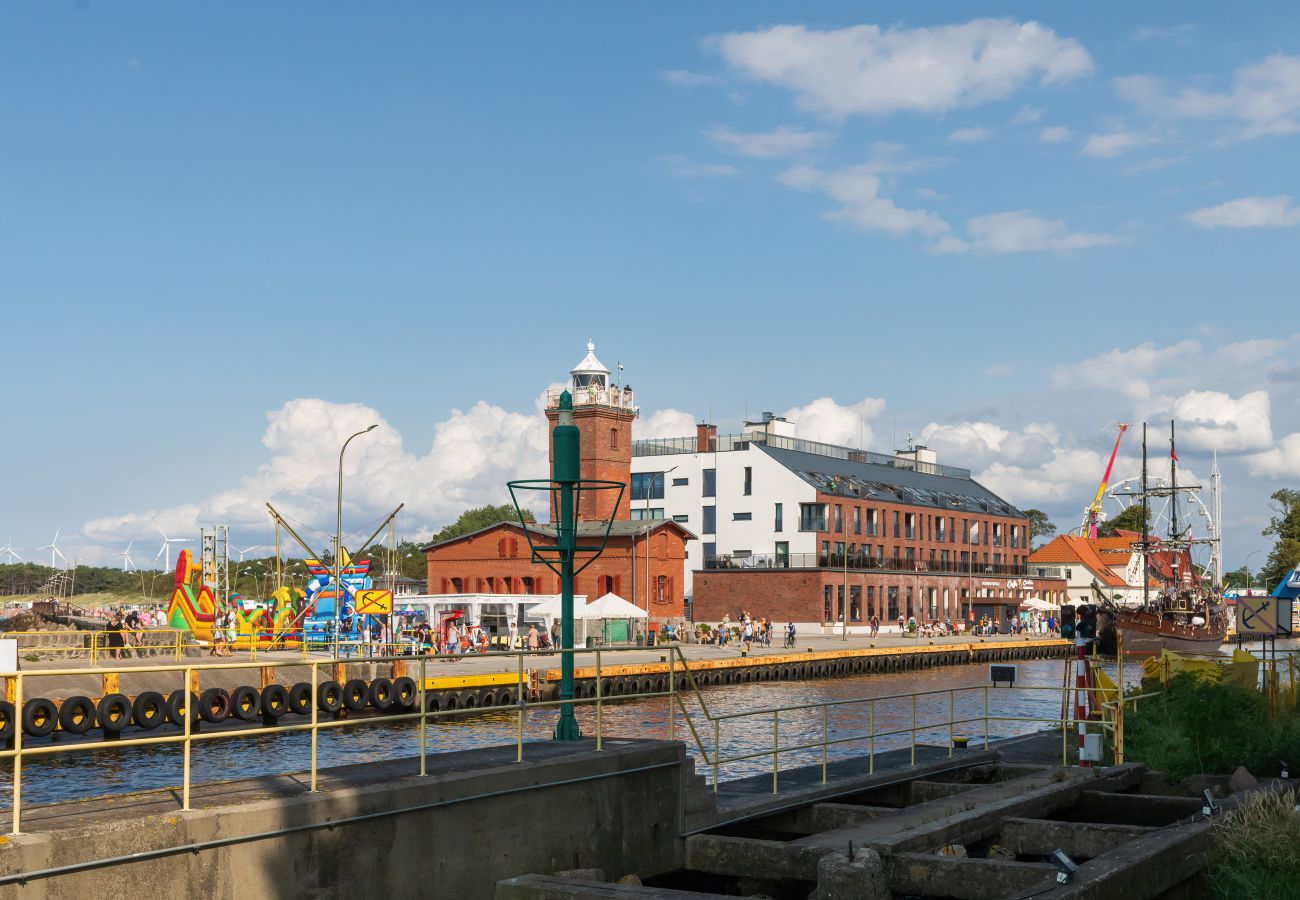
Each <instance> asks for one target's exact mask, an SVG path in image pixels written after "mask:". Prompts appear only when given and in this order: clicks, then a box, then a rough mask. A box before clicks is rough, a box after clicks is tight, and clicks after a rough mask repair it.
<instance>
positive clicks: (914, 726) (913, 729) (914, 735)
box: [912, 694, 916, 765]
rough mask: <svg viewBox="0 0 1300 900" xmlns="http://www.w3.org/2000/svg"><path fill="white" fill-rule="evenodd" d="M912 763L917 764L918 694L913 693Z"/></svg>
mask: <svg viewBox="0 0 1300 900" xmlns="http://www.w3.org/2000/svg"><path fill="white" fill-rule="evenodd" d="M912 765H916V694H913V695H912Z"/></svg>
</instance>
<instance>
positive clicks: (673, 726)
mask: <svg viewBox="0 0 1300 900" xmlns="http://www.w3.org/2000/svg"><path fill="white" fill-rule="evenodd" d="M676 665H677V657H676V655H675V654H674V653H673V652H672V651H671V650H669V652H668V740H670V741H675V740H677V710H676V709H674V708H673V703H674V702H676V700H677V674H676V672H675V667H676ZM1293 692H1294V685H1293ZM1293 705H1294V704H1293Z"/></svg>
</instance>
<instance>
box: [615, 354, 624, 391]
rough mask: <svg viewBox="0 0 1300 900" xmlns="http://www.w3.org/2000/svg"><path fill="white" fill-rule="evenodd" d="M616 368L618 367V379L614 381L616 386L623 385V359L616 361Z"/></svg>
mask: <svg viewBox="0 0 1300 900" xmlns="http://www.w3.org/2000/svg"><path fill="white" fill-rule="evenodd" d="M614 368H616V369H618V375H617V376H616V377H617V380H616V381H615V382H614V387H621V386H622V384H623V361H622V360H619V361H618V362H616V363H615V364H614Z"/></svg>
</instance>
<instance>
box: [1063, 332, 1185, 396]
mask: <svg viewBox="0 0 1300 900" xmlns="http://www.w3.org/2000/svg"><path fill="white" fill-rule="evenodd" d="M1200 349H1201V348H1200V344H1198V343H1197V342H1196V341H1191V340H1187V341H1180V342H1179V343H1177V344H1172V345H1170V346H1168V347H1157V346H1156V344H1155V342H1154V341H1145V342H1144V343H1141V344H1139V345H1138V346H1136V347H1132V348H1130V349H1127V350H1120V349H1115V350H1108V351H1106V352H1105V353H1100V354H1098V355H1096V356H1093V357H1090V358H1088V359H1085V360H1083V361H1081V362H1079V363H1075V364H1074V365H1071V366H1061V367H1058V368H1056V369H1054V370H1053V371H1052V378H1051V385H1052V388H1053V389H1054V390H1058V391H1064V390H1079V389H1081V388H1094V389H1099V390H1105V391H1114V392H1115V393H1118V394H1124V395H1126V396H1129V397H1133V398H1135V399H1144V398H1147V397H1150V396H1151V385H1150V379H1151V378H1152V377H1153V376H1155V375H1157V374H1159V373H1160V372H1161V371H1162V370H1163V369H1164V368H1165V367H1167V366H1169V365H1171V364H1175V363H1180V362H1182V361H1184V360H1186V359H1188V358H1190V357H1192V356H1195V355H1197V354H1199V352H1200Z"/></svg>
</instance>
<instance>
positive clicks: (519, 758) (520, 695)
mask: <svg viewBox="0 0 1300 900" xmlns="http://www.w3.org/2000/svg"><path fill="white" fill-rule="evenodd" d="M515 659H516V660H517V661H518V662H519V674H518V677H517V679H516V682H517V684H518V687H517V688H516V689H515V699H516V700H517V701H518V702H517V703H516V704H515V705H516V707H517V708H518V717H519V723H518V724H519V746H518V752H517V753H516V754H515V762H523V761H524V702H525V701H524V654H523V653H522V652H516V654H515Z"/></svg>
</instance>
